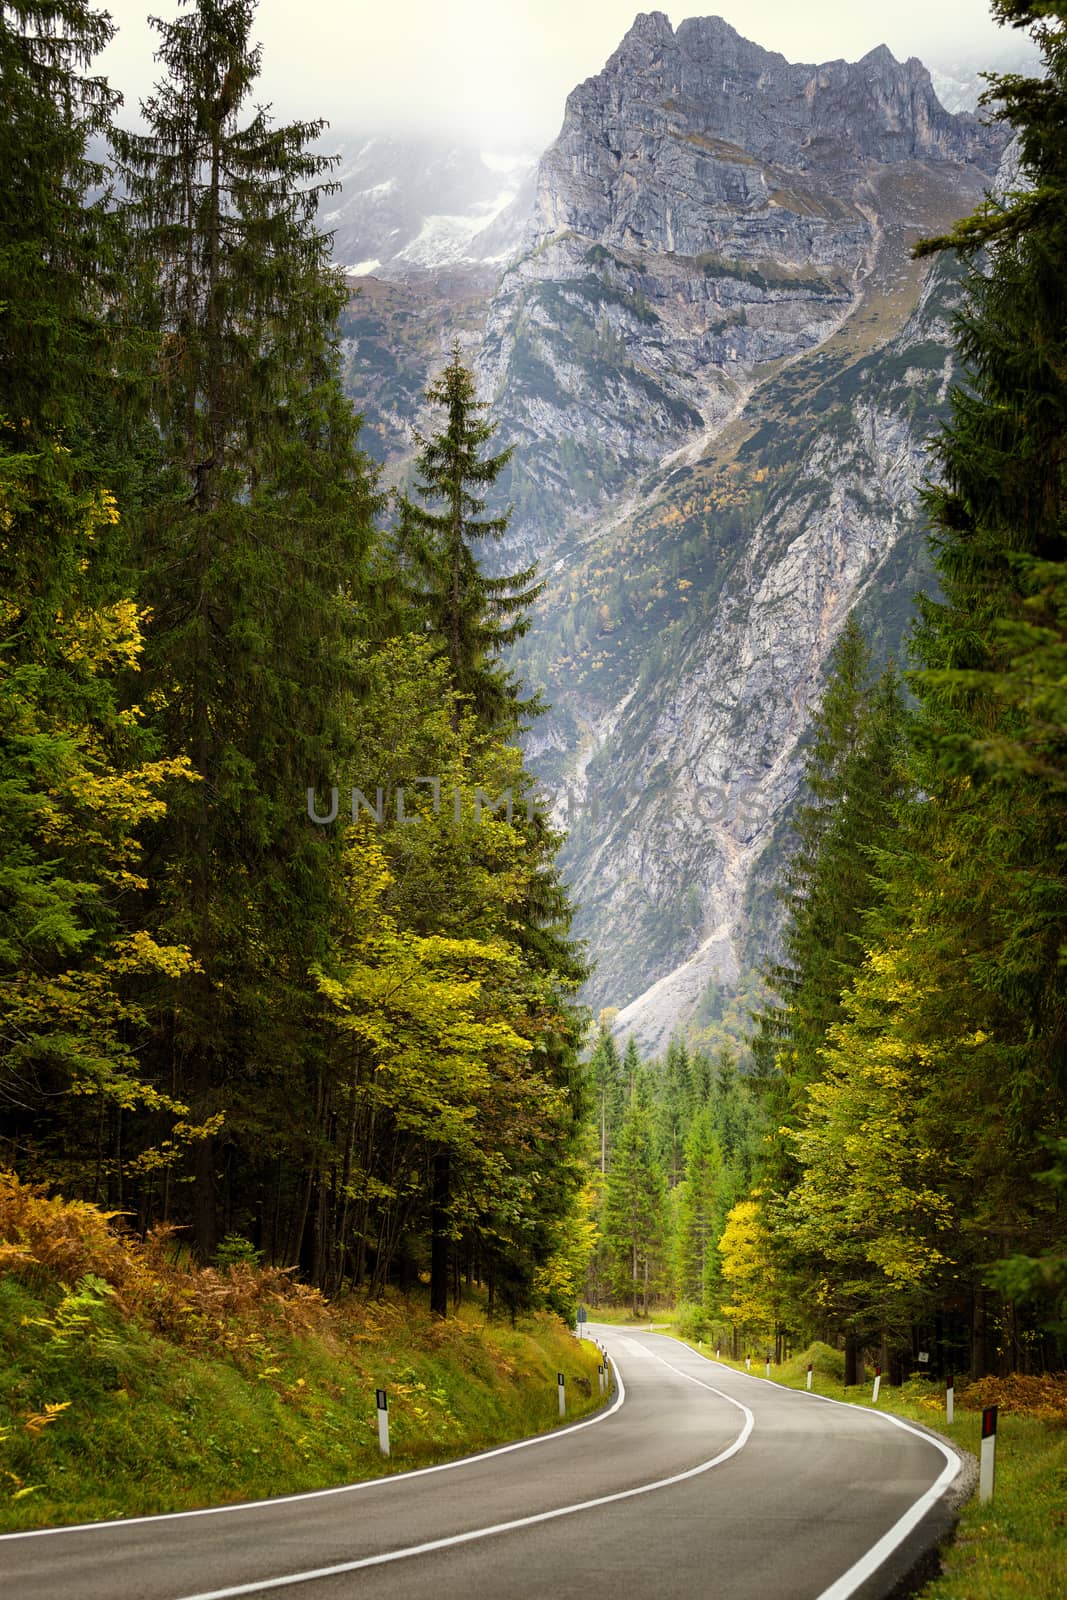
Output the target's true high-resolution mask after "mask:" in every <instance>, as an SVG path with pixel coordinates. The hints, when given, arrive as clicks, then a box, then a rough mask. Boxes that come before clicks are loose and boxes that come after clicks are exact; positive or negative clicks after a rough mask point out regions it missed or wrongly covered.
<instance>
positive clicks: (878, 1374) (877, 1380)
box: [871, 1367, 882, 1405]
mask: <svg viewBox="0 0 1067 1600" xmlns="http://www.w3.org/2000/svg"><path fill="white" fill-rule="evenodd" d="M881 1387H882V1369H881V1367H875V1369H874V1390H873V1392H872V1394H871V1400H872V1402H873V1403H874V1405H877V1404H878V1391H879V1389H880V1388H881Z"/></svg>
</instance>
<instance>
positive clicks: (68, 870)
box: [0, 0, 188, 1203]
mask: <svg viewBox="0 0 1067 1600" xmlns="http://www.w3.org/2000/svg"><path fill="white" fill-rule="evenodd" d="M112 33H113V29H112V27H111V23H110V20H109V19H108V17H107V16H106V14H104V13H100V12H96V11H94V10H93V9H92V8H91V7H90V6H88V5H85V4H81V3H78V0H54V3H53V0H40V3H35V4H32V5H29V4H20V3H15V4H4V5H3V6H2V7H0V83H2V99H3V116H2V117H0V193H2V195H3V202H2V205H0V327H2V338H3V345H2V352H0V801H2V804H0V1057H2V1059H3V1068H2V1069H0V1107H2V1109H3V1113H4V1116H3V1131H4V1134H5V1136H6V1137H7V1138H8V1139H9V1140H10V1141H11V1142H10V1145H9V1147H8V1148H9V1149H10V1150H11V1151H12V1152H17V1159H18V1162H19V1165H20V1166H21V1167H22V1169H23V1170H24V1171H28V1172H31V1173H33V1175H34V1176H47V1177H48V1178H50V1179H51V1177H52V1176H53V1173H54V1172H55V1171H56V1170H59V1171H62V1173H63V1175H64V1179H65V1181H66V1183H67V1184H68V1185H69V1186H70V1187H71V1188H73V1189H78V1190H81V1192H82V1193H87V1194H89V1195H90V1196H91V1197H92V1198H94V1199H99V1200H102V1201H105V1202H109V1203H115V1202H116V1201H118V1202H119V1203H121V1199H122V1176H123V1171H122V1163H121V1161H119V1160H117V1159H116V1158H115V1155H114V1147H115V1145H116V1144H118V1143H119V1142H120V1129H121V1121H122V1116H123V1111H124V1110H125V1111H127V1112H128V1111H130V1110H132V1109H133V1108H135V1107H143V1106H144V1105H145V1104H148V1103H150V1104H152V1105H154V1107H155V1108H156V1109H157V1110H159V1111H169V1112H180V1111H181V1110H182V1109H183V1108H182V1107H180V1106H179V1105H178V1104H177V1103H176V1102H175V1101H173V1100H172V1099H167V1097H164V1096H160V1095H158V1094H156V1095H153V1094H152V1092H151V1090H150V1088H149V1086H148V1085H147V1084H146V1083H145V1082H144V1080H143V1079H142V1077H141V1073H140V1064H139V1061H138V1045H139V1043H140V1038H141V1035H142V1032H143V1030H144V1028H145V1027H146V1024H147V1017H146V1014H145V1012H144V1010H143V1008H142V1007H141V1006H140V1004H138V1002H137V1001H136V999H135V998H134V990H135V989H136V986H137V984H138V983H139V981H140V980H141V979H142V978H143V976H144V974H145V973H146V972H147V973H152V972H155V971H159V970H167V971H170V972H171V973H173V974H174V975H175V976H177V975H178V974H180V973H181V972H183V971H184V970H186V969H187V965H188V963H187V960H186V957H185V954H184V952H182V951H180V950H175V949H166V948H163V947H161V946H160V945H158V944H156V942H155V941H154V940H152V939H151V938H150V937H149V936H148V935H147V933H146V932H145V930H144V928H143V926H142V923H141V921H140V916H141V911H140V907H139V903H138V902H139V894H138V891H139V890H140V889H141V888H142V887H143V878H142V875H141V874H142V862H141V837H142V831H143V828H144V826H145V824H146V822H147V821H148V820H149V819H151V818H156V817H158V816H160V815H161V814H162V812H163V811H164V810H165V805H164V801H163V798H162V793H163V791H164V789H165V787H166V785H167V782H168V780H170V779H173V778H175V777H178V776H180V775H181V774H182V772H183V764H182V763H181V762H176V761H170V762H168V761H161V762H160V761H152V760H150V759H149V758H148V751H147V749H146V746H145V741H144V738H143V735H142V732H141V728H140V718H139V715H138V713H137V712H136V710H130V711H125V712H124V711H123V710H122V707H121V703H120V698H119V693H118V679H119V677H120V676H121V675H124V674H127V673H131V672H135V671H136V667H137V664H138V659H139V656H140V653H141V648H142V637H141V621H142V618H141V615H140V614H139V612H138V608H137V605H136V603H135V602H134V600H133V599H132V598H131V595H130V592H129V590H128V588H127V587H126V585H125V581H124V578H123V573H122V559H121V554H122V552H121V538H122V527H121V523H120V516H119V509H118V507H117V504H116V499H115V495H114V493H113V484H112V483H111V482H110V481H109V479H108V477H107V476H106V475H105V472H104V470H103V466H102V459H103V457H104V456H105V455H106V454H107V446H108V443H109V441H108V440H107V438H106V436H105V434H104V429H103V422H102V416H101V412H102V410H106V408H102V407H101V405H100V403H99V402H100V397H101V395H102V394H103V393H105V392H106V391H107V390H108V388H109V386H110V383H111V375H112V374H111V369H112V357H113V353H114V349H113V341H112V338H111V334H110V330H109V328H108V326H107V324H106V320H105V312H106V302H105V296H104V294H103V291H102V285H106V284H109V283H110V273H111V267H112V265H113V255H112V250H113V239H112V233H113V228H112V225H111V220H110V219H109V218H108V216H107V213H106V211H105V207H104V205H103V204H102V202H100V201H97V202H95V203H90V201H89V198H88V192H87V191H88V190H89V189H90V188H91V187H92V186H96V185H99V184H100V183H101V182H102V179H103V171H102V168H101V167H100V165H99V164H98V163H96V162H93V161H91V160H90V159H89V158H88V155H87V142H88V140H89V139H90V138H91V137H94V136H99V135H100V134H101V133H102V132H104V131H105V130H106V128H107V126H108V122H109V118H110V115H111V112H112V110H113V107H114V105H115V102H116V99H117V97H116V96H115V95H114V93H113V92H112V91H111V90H109V88H108V86H107V84H106V83H105V82H104V81H103V80H102V79H99V78H95V77H93V76H91V75H90V67H91V63H92V59H93V57H94V55H95V53H96V52H97V51H98V50H99V49H100V48H101V47H102V46H103V45H105V44H106V43H107V42H108V40H109V39H110V38H111V36H112ZM111 287H112V288H113V287H114V286H113V284H112V285H111ZM89 1097H92V1098H89ZM89 1106H92V1108H93V1115H92V1116H91V1117H90V1116H87V1115H86V1112H87V1109H88V1107H89ZM52 1163H56V1165H55V1166H53V1165H52Z"/></svg>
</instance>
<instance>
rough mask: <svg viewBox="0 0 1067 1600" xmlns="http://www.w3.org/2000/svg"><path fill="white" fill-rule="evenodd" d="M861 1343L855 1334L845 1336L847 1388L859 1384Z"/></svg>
mask: <svg viewBox="0 0 1067 1600" xmlns="http://www.w3.org/2000/svg"><path fill="white" fill-rule="evenodd" d="M859 1381H860V1380H859V1342H858V1341H857V1339H856V1335H855V1334H854V1333H846V1334H845V1388H846V1389H847V1388H848V1387H849V1386H850V1385H851V1384H854V1383H859Z"/></svg>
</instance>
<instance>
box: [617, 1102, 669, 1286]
mask: <svg viewBox="0 0 1067 1600" xmlns="http://www.w3.org/2000/svg"><path fill="white" fill-rule="evenodd" d="M666 1216H667V1191H666V1185H665V1183H664V1181H663V1171H662V1169H661V1167H660V1165H659V1163H658V1162H657V1160H656V1156H655V1148H654V1141H653V1128H652V1115H651V1108H650V1106H649V1103H648V1098H647V1094H646V1092H645V1091H644V1089H643V1087H639V1085H638V1083H637V1080H635V1092H634V1095H633V1098H632V1100H631V1102H630V1104H629V1106H628V1108H627V1111H626V1115H625V1116H624V1118H623V1122H622V1127H621V1128H620V1129H619V1137H618V1139H617V1141H616V1145H615V1152H614V1158H613V1161H612V1165H611V1169H610V1171H609V1172H608V1178H607V1188H606V1190H605V1196H604V1237H605V1241H606V1243H607V1245H608V1247H609V1249H610V1251H611V1253H612V1257H613V1260H614V1281H615V1286H616V1292H618V1293H622V1294H625V1295H626V1296H627V1297H628V1298H629V1300H630V1303H631V1308H632V1310H633V1314H634V1316H635V1317H636V1316H639V1315H642V1314H647V1312H648V1306H649V1301H650V1297H651V1296H652V1295H653V1294H654V1293H656V1291H657V1290H658V1289H659V1288H660V1285H661V1276H662V1274H663V1269H664V1267H665V1265H666V1255H667V1243H668V1241H667V1227H666Z"/></svg>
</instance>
